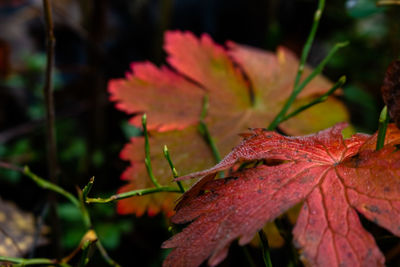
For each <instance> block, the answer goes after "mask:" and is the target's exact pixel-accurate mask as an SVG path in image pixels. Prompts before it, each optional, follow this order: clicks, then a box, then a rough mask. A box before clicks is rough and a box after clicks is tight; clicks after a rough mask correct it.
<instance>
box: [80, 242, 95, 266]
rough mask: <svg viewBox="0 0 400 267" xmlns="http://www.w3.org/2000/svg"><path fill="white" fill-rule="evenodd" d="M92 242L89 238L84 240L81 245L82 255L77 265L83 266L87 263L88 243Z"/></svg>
mask: <svg viewBox="0 0 400 267" xmlns="http://www.w3.org/2000/svg"><path fill="white" fill-rule="evenodd" d="M91 244H93V241H91V240H86V241H85V242H84V243H83V245H82V255H81V260H80V261H79V265H78V267H84V266H86V265H87V264H88V262H89V257H88V254H89V248H90V245H91Z"/></svg>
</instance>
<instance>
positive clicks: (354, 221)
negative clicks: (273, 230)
mask: <svg viewBox="0 0 400 267" xmlns="http://www.w3.org/2000/svg"><path fill="white" fill-rule="evenodd" d="M344 127H345V124H343V123H342V124H338V125H336V126H334V127H333V128H330V129H327V130H324V131H321V132H319V133H316V134H314V135H309V136H305V137H286V136H282V135H280V134H277V133H275V132H271V131H265V130H263V129H255V130H253V132H252V133H250V134H248V135H246V137H245V139H244V140H243V141H242V143H241V144H240V145H238V146H237V147H236V148H234V149H233V151H232V152H231V153H229V154H228V155H227V156H226V157H225V158H224V159H223V160H222V161H221V162H220V163H219V164H217V165H216V166H215V167H213V168H211V169H208V170H205V171H201V172H197V173H194V174H191V175H187V176H183V177H180V178H179V179H187V178H193V177H198V176H203V178H202V180H200V182H198V183H197V184H196V186H194V187H193V188H191V189H190V190H189V191H188V192H187V193H186V194H185V195H184V197H183V199H182V200H181V201H180V202H179V204H178V206H177V214H176V215H174V216H173V217H172V221H173V222H174V223H179V224H182V223H188V222H191V224H190V225H189V226H188V227H187V228H185V229H184V230H183V231H182V232H181V233H179V234H177V235H175V236H174V237H173V238H172V239H171V240H169V241H166V242H165V243H164V244H163V247H165V248H175V249H174V250H173V252H172V253H171V254H170V255H169V256H168V258H167V259H166V261H165V263H164V266H198V265H199V264H200V263H201V262H203V261H204V260H205V259H207V258H208V257H210V256H211V257H210V259H209V261H208V262H209V264H210V265H211V266H214V265H216V264H218V263H219V262H221V261H222V260H223V259H224V258H225V257H226V255H227V251H228V247H229V244H230V243H231V242H232V241H233V240H235V239H236V238H240V241H239V244H241V245H244V244H246V243H248V242H249V241H250V240H251V239H252V237H253V236H254V234H255V233H256V232H257V231H258V230H259V229H261V228H262V227H263V225H264V224H265V223H266V222H268V221H271V220H273V219H275V218H276V217H277V216H278V215H280V214H282V213H283V212H285V211H286V210H288V209H289V208H290V207H292V206H293V205H295V204H296V203H298V202H300V201H304V204H303V207H302V210H301V212H300V215H299V218H298V220H297V223H296V226H295V228H294V231H293V234H294V238H295V244H296V246H297V247H298V248H300V249H301V251H302V259H303V260H304V261H305V262H306V263H309V264H311V265H314V266H331V265H332V266H367V265H368V266H381V265H383V264H384V257H383V255H382V253H381V252H380V251H379V249H378V247H377V246H376V244H375V241H374V239H373V237H372V235H371V234H369V233H368V232H367V231H366V230H365V229H364V228H363V227H362V225H361V223H360V221H359V218H358V215H357V212H356V211H358V212H359V213H361V214H362V215H364V216H365V217H366V218H367V219H369V220H371V221H373V222H375V223H376V224H378V225H380V226H382V227H383V228H386V229H388V230H389V231H391V232H392V233H393V234H395V235H397V236H399V235H400V231H399V229H400V225H399V221H400V199H399V195H400V172H399V167H400V165H399V162H400V152H399V151H398V145H399V144H400V131H399V130H398V129H397V128H396V127H395V126H394V125H390V126H389V128H388V132H387V134H386V139H385V146H384V147H383V148H382V149H381V150H379V151H376V150H375V148H376V139H377V134H375V135H373V136H368V135H365V134H355V135H353V136H352V137H351V138H349V139H343V137H342V130H343V128H344ZM268 159H274V160H275V161H276V160H279V161H281V164H278V165H274V166H269V165H268V164H262V165H259V166H257V167H254V168H249V169H244V170H241V171H237V172H233V173H232V174H230V175H229V177H226V178H222V179H217V180H214V177H215V174H216V173H217V172H218V171H221V170H224V169H228V168H231V167H233V166H234V165H235V164H238V163H241V162H246V161H254V160H259V161H266V160H268Z"/></svg>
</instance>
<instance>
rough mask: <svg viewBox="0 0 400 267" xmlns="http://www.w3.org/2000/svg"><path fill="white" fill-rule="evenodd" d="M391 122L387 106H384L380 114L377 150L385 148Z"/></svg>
mask: <svg viewBox="0 0 400 267" xmlns="http://www.w3.org/2000/svg"><path fill="white" fill-rule="evenodd" d="M388 123H389V116H388V111H387V106H384V107H383V109H382V111H381V115H380V116H379V128H378V137H377V140H376V150H379V149H381V148H383V146H384V145H385V137H386V130H387V126H388Z"/></svg>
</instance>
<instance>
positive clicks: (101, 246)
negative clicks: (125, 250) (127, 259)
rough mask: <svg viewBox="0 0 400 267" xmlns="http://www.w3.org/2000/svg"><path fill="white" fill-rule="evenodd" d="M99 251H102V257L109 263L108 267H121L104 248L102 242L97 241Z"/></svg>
mask: <svg viewBox="0 0 400 267" xmlns="http://www.w3.org/2000/svg"><path fill="white" fill-rule="evenodd" d="M96 246H97V249H98V250H99V251H100V254H101V256H102V257H103V259H104V260H105V261H106V262H107V264H108V265H110V266H114V267H121V265H119V264H118V263H117V262H116V261H114V260H113V259H112V258H111V257H110V256H109V255H108V253H107V251H106V250H105V248H104V247H103V244H102V243H101V242H100V240H97V242H96Z"/></svg>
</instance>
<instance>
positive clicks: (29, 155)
mask: <svg viewBox="0 0 400 267" xmlns="http://www.w3.org/2000/svg"><path fill="white" fill-rule="evenodd" d="M52 4H53V16H54V24H55V38H56V48H55V52H56V57H55V76H54V86H55V92H54V95H55V105H56V116H57V120H56V130H57V146H58V158H59V163H60V169H61V172H60V181H59V183H60V185H61V186H63V187H64V188H65V189H67V190H69V191H71V192H75V186H79V187H82V186H84V185H85V184H86V183H87V181H88V180H89V178H90V177H91V176H96V183H95V187H94V189H93V193H94V194H96V195H103V196H107V195H110V194H112V193H114V192H115V191H116V190H117V189H118V188H119V187H120V186H121V185H122V184H123V182H122V181H121V180H120V179H119V176H120V174H121V173H122V171H123V170H124V169H125V167H126V166H127V165H128V163H127V162H124V161H122V160H121V159H120V158H119V152H120V150H121V148H122V147H123V145H124V144H125V143H126V142H127V141H128V139H129V137H131V136H134V135H138V134H140V131H139V130H138V129H135V128H133V127H131V126H129V125H128V123H127V120H128V116H127V115H126V114H124V113H122V112H120V111H117V110H116V109H115V108H114V105H113V104H112V103H110V102H109V100H108V93H107V82H108V80H110V79H112V78H119V77H123V76H124V74H125V72H126V71H127V70H128V69H129V65H130V63H131V62H133V61H144V60H148V61H152V62H155V63H157V64H159V65H160V64H163V63H165V54H164V52H163V50H162V43H163V34H164V32H165V31H166V30H168V29H180V30H188V31H192V32H194V33H195V34H196V35H200V34H201V33H204V32H207V33H209V34H210V35H211V36H212V38H213V39H214V40H216V41H217V42H218V43H221V44H223V43H225V42H226V41H227V40H233V41H235V42H238V43H242V44H247V45H251V46H255V47H259V48H262V49H267V50H275V49H276V47H277V46H278V45H283V46H286V47H288V48H290V49H291V50H293V51H295V52H296V53H297V54H298V55H299V54H300V52H301V49H302V46H303V44H304V42H305V39H306V38H307V35H308V33H309V29H310V27H311V23H312V19H313V14H314V11H315V9H316V6H317V1H315V0H269V1H268V0H247V1H243V0H81V1H78V0H56V1H52ZM399 18H400V6H388V7H377V6H376V1H374V0H347V1H327V3H326V8H325V12H324V14H323V17H322V20H321V24H320V28H319V30H318V32H317V36H316V40H315V42H314V45H313V47H312V50H311V54H310V57H309V60H308V63H309V64H310V65H311V66H315V65H316V64H318V62H320V60H321V59H323V57H324V56H325V55H326V54H327V52H328V51H329V49H330V48H331V47H332V46H333V45H334V44H335V43H336V42H341V41H345V40H348V41H350V45H349V46H348V47H346V48H344V49H342V50H340V51H339V52H338V53H337V54H336V55H335V57H334V59H333V60H331V62H330V63H329V64H328V67H327V68H326V69H325V71H324V74H325V75H326V76H327V77H329V78H331V79H332V80H337V78H338V77H339V76H340V75H343V74H344V75H346V76H347V79H348V82H347V83H346V85H345V87H344V88H343V95H342V96H340V98H341V99H342V100H343V101H344V102H345V103H346V105H347V107H348V109H349V111H350V114H351V121H352V124H353V125H354V127H355V128H356V129H357V130H359V131H363V132H367V133H371V132H374V131H375V130H376V129H377V118H378V116H379V112H380V109H381V108H382V106H383V104H382V99H381V96H380V86H381V83H382V79H383V75H384V73H385V70H386V68H387V66H388V64H389V63H390V62H391V61H392V60H394V59H396V58H398V57H399V55H400V24H399V20H400V19H399ZM45 65H46V55H45V31H44V20H43V12H42V1H39V0H1V1H0V160H2V161H7V162H11V163H13V164H17V165H29V166H30V168H31V169H32V170H33V171H34V172H36V173H38V174H39V175H42V176H44V177H46V169H47V168H46V154H45V152H46V150H45V146H44V144H45V142H44V138H45V127H44V116H45V110H44V105H43V102H44V99H43V96H42V89H43V83H44V71H45ZM0 196H1V199H3V200H4V201H11V202H13V203H15V204H16V205H17V206H18V207H19V208H20V209H22V210H24V211H25V212H29V213H32V214H33V215H34V216H35V218H37V221H39V222H40V221H45V222H46V220H48V215H47V214H48V213H47V210H48V209H47V204H46V203H47V195H46V194H45V193H44V191H43V190H41V189H39V188H38V187H37V186H36V185H35V184H34V183H32V182H31V181H30V180H28V179H26V178H25V177H22V176H21V175H20V174H19V173H16V172H13V171H10V170H4V169H0ZM114 206H115V205H114V204H109V205H97V206H92V207H91V210H90V212H91V215H92V217H93V221H94V225H95V228H96V230H97V231H98V233H99V235H100V238H101V240H102V241H103V243H104V245H105V247H106V248H107V249H108V251H109V252H110V255H111V256H112V257H113V258H114V259H116V260H117V261H118V262H119V263H121V264H122V265H123V266H134V265H135V266H159V265H160V263H161V261H162V259H163V257H164V256H165V253H166V252H165V251H162V250H161V249H160V245H161V243H162V241H164V240H166V239H167V238H168V237H169V236H170V233H169V232H168V230H167V219H166V218H164V216H163V215H157V216H156V217H153V218H148V217H146V216H145V217H143V218H136V217H134V216H120V215H117V214H116V213H115V208H114ZM0 208H1V206H0ZM58 211H59V216H60V224H61V227H62V235H61V249H62V253H63V254H66V253H68V252H70V251H72V250H73V249H74V248H75V247H76V245H77V243H79V240H80V238H81V236H82V235H83V233H84V229H83V227H82V224H81V221H80V220H81V219H80V214H79V211H77V210H75V209H74V207H72V206H71V205H70V204H68V203H66V202H64V200H63V199H60V204H59V207H58ZM9 218H11V217H9ZM1 227H2V223H1V222H0V228H1ZM367 227H369V226H367ZM371 227H372V226H371ZM375 231H376V232H378V233H380V234H381V236H384V237H385V236H387V235H388V234H387V233H385V232H382V231H381V230H379V229H375ZM379 231H381V232H379ZM0 240H1V239H0ZM377 242H378V245H379V246H380V247H381V249H383V251H384V252H386V253H391V254H390V255H389V256H390V257H389V258H388V264H389V265H393V266H396V264H397V263H398V261H399V256H398V255H399V253H397V252H398V251H399V250H400V249H399V247H398V245H397V244H399V239H397V238H394V237H392V236H389V237H387V238H382V239H378V240H377ZM41 243H46V241H44V242H43V240H42V241H41ZM51 247H52V244H51V243H49V241H47V245H46V244H45V245H44V246H38V247H34V248H30V249H29V253H28V255H30V256H35V257H53V256H54V255H52V253H53V252H52V249H49V248H51ZM396 249H397V250H396ZM235 252H237V253H235ZM284 253H285V252H282V251H279V250H277V251H273V263H274V264H276V265H277V266H284V264H286V263H285V262H284V261H280V259H279V257H280V256H282V255H284ZM250 254H251V255H252V256H253V258H254V260H255V262H256V263H258V264H261V263H262V260H261V257H260V255H259V254H258V250H257V249H256V248H250ZM386 256H388V254H386ZM244 258H245V256H244V255H243V254H242V252H240V250H239V249H238V248H237V247H235V246H234V247H233V248H232V249H231V257H230V258H229V259H228V260H226V261H225V262H224V263H223V264H222V265H223V266H240V265H241V266H244V265H243V264H245V262H246V261H245V259H244ZM91 264H92V266H102V265H104V263H103V262H102V261H101V259H100V258H99V256H98V255H94V258H93V260H92V263H91ZM281 264H282V265H281Z"/></svg>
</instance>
